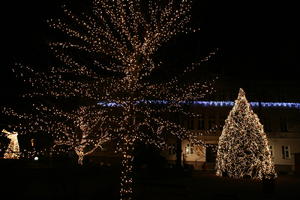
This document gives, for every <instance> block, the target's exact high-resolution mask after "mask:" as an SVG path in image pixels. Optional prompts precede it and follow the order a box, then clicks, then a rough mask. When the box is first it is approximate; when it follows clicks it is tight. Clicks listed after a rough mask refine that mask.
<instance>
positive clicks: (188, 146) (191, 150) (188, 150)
mask: <svg viewBox="0 0 300 200" xmlns="http://www.w3.org/2000/svg"><path fill="white" fill-rule="evenodd" d="M185 153H186V154H193V153H194V145H191V144H189V143H188V144H186V147H185Z"/></svg>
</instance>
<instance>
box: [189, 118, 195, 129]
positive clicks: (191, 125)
mask: <svg viewBox="0 0 300 200" xmlns="http://www.w3.org/2000/svg"><path fill="white" fill-rule="evenodd" d="M188 129H194V118H192V117H191V118H189V120H188Z"/></svg>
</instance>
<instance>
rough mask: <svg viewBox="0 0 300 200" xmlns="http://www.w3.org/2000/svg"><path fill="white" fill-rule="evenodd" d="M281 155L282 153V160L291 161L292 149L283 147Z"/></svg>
mask: <svg viewBox="0 0 300 200" xmlns="http://www.w3.org/2000/svg"><path fill="white" fill-rule="evenodd" d="M281 153H282V158H283V159H290V158H291V155H290V147H289V146H285V145H283V146H281Z"/></svg>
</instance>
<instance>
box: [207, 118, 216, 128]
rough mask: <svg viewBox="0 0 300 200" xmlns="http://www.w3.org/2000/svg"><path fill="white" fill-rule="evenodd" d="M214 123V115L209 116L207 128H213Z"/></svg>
mask: <svg viewBox="0 0 300 200" xmlns="http://www.w3.org/2000/svg"><path fill="white" fill-rule="evenodd" d="M215 125H216V119H215V117H214V116H210V117H209V120H208V129H211V128H213V127H214V126H215Z"/></svg>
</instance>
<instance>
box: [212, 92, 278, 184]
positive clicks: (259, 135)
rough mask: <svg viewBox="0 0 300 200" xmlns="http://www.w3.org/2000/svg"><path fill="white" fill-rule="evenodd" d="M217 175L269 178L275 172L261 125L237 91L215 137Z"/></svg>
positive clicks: (245, 100) (244, 98) (273, 175)
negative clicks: (230, 108)
mask: <svg viewBox="0 0 300 200" xmlns="http://www.w3.org/2000/svg"><path fill="white" fill-rule="evenodd" d="M216 169H217V172H216V173H217V175H218V176H228V177H232V178H246V177H250V178H252V179H260V180H261V179H273V178H275V177H276V176H277V175H276V172H275V169H274V164H273V161H272V158H271V152H270V149H269V143H268V139H267V136H266V134H265V132H264V129H263V125H261V123H260V122H259V118H258V116H257V115H256V114H255V113H254V112H253V110H252V109H251V106H250V104H249V103H248V101H247V99H246V96H245V92H244V91H243V90H242V89H240V91H239V94H238V98H237V100H236V101H235V105H234V107H233V108H232V110H231V111H230V113H229V116H228V118H227V119H226V121H225V125H224V127H223V131H222V134H221V136H220V138H219V145H218V152H217V163H216Z"/></svg>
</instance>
